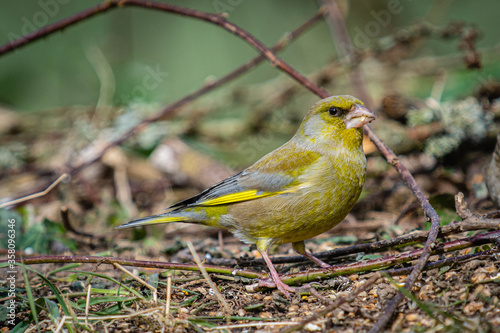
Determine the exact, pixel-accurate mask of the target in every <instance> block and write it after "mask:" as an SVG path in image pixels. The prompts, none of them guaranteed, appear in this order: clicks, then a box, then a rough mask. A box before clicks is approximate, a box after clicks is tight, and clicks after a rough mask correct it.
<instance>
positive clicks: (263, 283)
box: [259, 279, 295, 299]
mask: <svg viewBox="0 0 500 333" xmlns="http://www.w3.org/2000/svg"><path fill="white" fill-rule="evenodd" d="M259 287H265V288H278V290H279V291H281V292H282V293H283V295H285V297H286V298H288V299H290V293H289V292H292V293H294V292H295V288H294V287H290V286H289V285H287V284H286V283H284V282H283V281H281V280H278V282H275V281H273V280H271V279H260V280H259Z"/></svg>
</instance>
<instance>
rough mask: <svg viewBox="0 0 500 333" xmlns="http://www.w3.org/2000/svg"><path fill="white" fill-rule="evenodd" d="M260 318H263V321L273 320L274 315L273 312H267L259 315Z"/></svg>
mask: <svg viewBox="0 0 500 333" xmlns="http://www.w3.org/2000/svg"><path fill="white" fill-rule="evenodd" d="M259 317H260V318H263V319H271V318H272V317H273V314H272V313H271V312H268V311H266V312H261V313H260V314H259Z"/></svg>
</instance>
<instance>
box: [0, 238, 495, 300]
mask: <svg viewBox="0 0 500 333" xmlns="http://www.w3.org/2000/svg"><path fill="white" fill-rule="evenodd" d="M499 239H500V230H496V231H492V232H489V233H485V234H480V235H476V236H473V237H467V238H463V239H458V240H454V241H450V242H446V243H442V244H439V246H437V247H436V249H435V250H434V251H433V254H442V253H450V252H452V251H457V250H462V249H465V248H469V247H473V246H480V245H483V244H497V242H498V240H499ZM422 251H423V250H422V249H415V250H412V251H408V252H404V253H399V254H395V255H389V256H385V257H381V258H376V259H371V260H362V261H359V262H354V263H348V264H341V265H335V266H332V267H331V268H328V269H315V270H309V271H307V272H299V273H294V274H285V275H282V276H281V277H282V280H283V282H285V283H287V284H291V285H296V284H301V283H307V282H312V281H317V280H321V279H327V278H332V277H334V276H339V275H346V274H353V273H360V272H368V271H370V270H374V269H382V268H387V267H391V266H393V265H395V264H403V263H405V262H408V261H411V260H415V259H417V258H418V257H419V256H421V253H422ZM493 251H494V252H495V251H497V250H493ZM467 259H468V258H467V257H455V258H452V259H450V260H448V261H446V263H445V264H452V263H454V262H458V261H459V260H467ZM23 260H24V264H25V265H34V264H43V263H75V262H78V263H98V264H108V265H116V264H118V265H127V266H135V267H152V268H163V269H177V270H187V271H198V270H199V267H198V266H197V265H193V264H179V263H168V262H157V261H143V260H130V259H120V258H111V257H97V256H39V257H30V258H24V259H23ZM16 261H18V262H19V261H20V258H18V259H16ZM5 262H7V260H6V259H4V260H0V264H1V263H5ZM203 268H204V269H205V270H206V271H207V272H210V273H217V274H223V275H227V276H241V277H246V278H252V279H260V278H262V277H263V276H262V274H261V273H259V272H252V271H244V270H240V269H232V268H226V267H220V266H212V265H203ZM247 287H250V288H251V290H254V291H256V290H260V287H259V285H258V283H257V284H255V285H249V286H247ZM252 288H253V289H252Z"/></svg>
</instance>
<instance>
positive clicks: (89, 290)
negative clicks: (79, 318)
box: [85, 283, 92, 326]
mask: <svg viewBox="0 0 500 333" xmlns="http://www.w3.org/2000/svg"><path fill="white" fill-rule="evenodd" d="M87 288H88V290H87V298H86V299H85V325H87V326H88V325H89V310H90V294H91V292H92V283H89V284H88V286H87Z"/></svg>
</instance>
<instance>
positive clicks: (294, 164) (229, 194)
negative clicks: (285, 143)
mask: <svg viewBox="0 0 500 333" xmlns="http://www.w3.org/2000/svg"><path fill="white" fill-rule="evenodd" d="M292 156H293V158H290V151H289V150H285V151H282V150H281V149H278V150H276V151H274V152H272V153H271V154H268V155H266V156H264V157H263V158H262V159H260V160H259V161H257V162H256V163H255V164H254V165H252V166H251V167H249V168H248V169H246V170H244V171H242V172H240V173H238V174H236V175H234V176H232V177H229V178H227V179H225V180H223V181H222V182H220V183H218V184H216V185H214V186H213V187H210V188H208V189H206V190H205V191H203V192H201V193H200V194H198V195H196V196H194V197H191V198H189V199H186V200H184V201H181V202H179V203H177V204H175V205H173V206H171V207H169V208H168V209H175V210H182V209H184V208H187V207H196V206H217V205H224V204H233V203H237V202H242V201H248V200H254V199H258V198H262V197H268V196H273V195H278V194H283V193H291V192H293V191H296V190H297V189H299V188H301V184H298V182H297V178H298V176H299V175H300V174H301V173H302V172H303V171H304V170H305V169H307V166H309V165H311V164H312V163H314V162H315V161H316V160H317V159H318V158H319V157H320V155H319V154H317V153H314V152H308V151H301V152H300V154H298V155H297V154H292Z"/></svg>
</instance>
